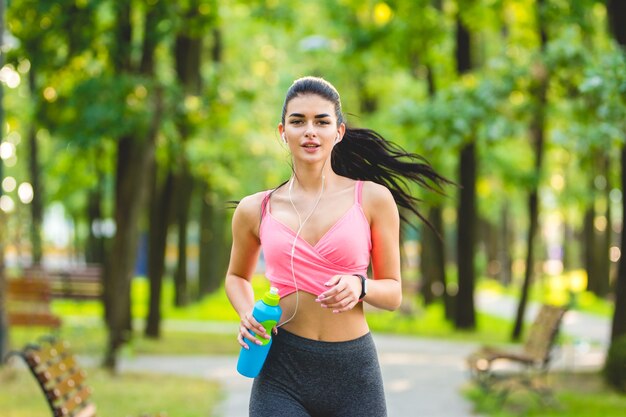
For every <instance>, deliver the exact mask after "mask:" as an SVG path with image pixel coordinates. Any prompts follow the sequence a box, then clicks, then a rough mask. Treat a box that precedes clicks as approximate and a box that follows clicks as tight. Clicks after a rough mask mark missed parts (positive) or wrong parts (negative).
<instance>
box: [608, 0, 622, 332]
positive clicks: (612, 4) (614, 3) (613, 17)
mask: <svg viewBox="0 0 626 417" xmlns="http://www.w3.org/2000/svg"><path fill="white" fill-rule="evenodd" d="M607 11H608V18H609V21H610V28H611V32H612V34H613V36H614V38H615V40H616V41H617V43H618V45H619V47H620V49H621V53H622V55H624V54H626V25H624V22H623V19H624V16H626V2H623V1H619V0H609V1H608V4H607ZM623 62H624V61H623V60H622V63H623ZM621 71H622V74H623V67H622V70H621ZM624 136H626V132H622V150H621V170H622V171H621V182H622V184H621V185H622V195H624V191H625V190H626V145H624V142H625V141H624ZM622 218H623V219H626V204H625V203H624V202H623V200H622ZM621 239H622V240H621V248H622V256H621V258H620V260H619V264H618V272H617V280H616V282H615V311H614V312H613V325H612V327H611V341H612V342H615V341H616V340H617V339H618V338H620V337H623V336H625V335H626V319H625V318H626V256H625V252H626V233H624V231H623V230H622V237H621Z"/></svg>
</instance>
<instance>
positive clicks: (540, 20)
mask: <svg viewBox="0 0 626 417" xmlns="http://www.w3.org/2000/svg"><path fill="white" fill-rule="evenodd" d="M544 7H545V2H544V0H537V2H536V4H535V16H536V17H535V19H536V22H537V29H538V33H539V39H540V53H539V55H538V58H537V60H536V61H535V62H534V64H533V68H532V69H531V74H532V81H531V87H530V88H531V95H532V96H533V99H534V112H533V116H532V121H531V126H530V132H529V134H530V139H531V143H532V147H533V153H534V155H535V164H534V178H533V184H532V186H531V190H530V194H529V196H528V216H529V226H528V237H527V241H526V242H527V245H526V269H525V272H524V282H523V284H522V293H521V296H520V299H519V303H518V306H517V315H516V317H515V325H514V326H513V332H512V334H511V337H512V339H513V340H519V338H520V337H521V335H522V330H523V325H524V315H525V312H526V304H527V302H528V292H529V290H530V285H531V283H532V280H533V276H534V269H535V268H534V265H535V240H536V235H537V230H538V228H539V181H540V179H541V170H542V165H543V157H544V150H545V133H546V121H545V116H546V109H547V93H548V82H549V77H550V75H549V71H548V67H547V66H546V64H545V62H544V55H545V49H546V44H547V42H548V35H547V31H546V23H547V22H546V19H545V17H544V13H545V10H544Z"/></svg>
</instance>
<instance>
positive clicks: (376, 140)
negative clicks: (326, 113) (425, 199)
mask: <svg viewBox="0 0 626 417" xmlns="http://www.w3.org/2000/svg"><path fill="white" fill-rule="evenodd" d="M331 164H332V168H333V171H334V172H335V173H337V174H338V175H342V176H344V177H348V178H352V179H355V180H364V181H373V182H376V183H378V184H382V185H384V186H385V187H387V188H388V189H389V191H391V194H392V195H393V198H394V200H395V201H396V204H397V205H398V206H400V207H402V208H405V209H407V210H409V211H411V212H413V213H414V214H415V215H417V216H418V217H419V218H420V219H422V221H424V222H425V223H426V224H428V225H430V223H429V222H428V221H427V220H426V219H425V218H424V216H423V215H422V214H421V213H420V211H419V210H418V209H417V203H418V202H419V201H420V200H419V199H418V198H417V197H414V196H413V195H411V194H410V193H409V191H408V188H409V184H408V183H409V182H415V183H417V184H418V185H420V186H421V187H423V188H426V189H428V190H431V191H435V192H437V193H442V192H443V186H444V185H446V184H451V182H450V181H449V180H447V179H446V178H444V177H442V176H441V175H439V174H437V172H435V170H434V169H433V167H432V166H430V164H428V162H427V161H426V160H425V159H424V158H423V157H422V156H420V155H417V154H414V153H409V152H407V151H405V150H404V149H402V148H401V147H400V146H398V145H396V144H394V143H392V142H389V141H388V140H386V139H385V138H383V137H382V136H381V135H380V134H378V133H377V132H375V131H373V130H370V129H356V128H346V133H345V134H344V136H343V140H342V141H341V142H339V143H337V145H335V147H334V149H333V152H332V155H331ZM400 218H401V219H402V221H404V222H405V223H408V219H407V218H406V216H405V214H404V213H403V211H402V210H400Z"/></svg>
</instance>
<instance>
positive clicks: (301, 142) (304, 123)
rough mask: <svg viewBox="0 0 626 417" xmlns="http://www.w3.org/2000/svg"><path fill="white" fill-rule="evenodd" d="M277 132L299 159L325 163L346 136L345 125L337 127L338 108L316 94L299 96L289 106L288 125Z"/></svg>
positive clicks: (279, 127) (286, 120)
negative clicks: (336, 144)
mask: <svg viewBox="0 0 626 417" xmlns="http://www.w3.org/2000/svg"><path fill="white" fill-rule="evenodd" d="M278 131H279V133H280V134H281V135H283V138H284V139H285V140H286V141H287V144H288V145H289V149H290V150H291V154H292V155H293V157H294V158H296V159H302V160H304V161H309V162H315V161H324V160H326V158H328V157H329V156H330V153H331V151H332V149H333V147H334V145H335V143H336V142H339V141H340V140H341V138H342V136H343V133H344V132H345V125H344V124H343V123H341V124H340V125H339V126H337V116H336V115H335V106H334V105H333V103H332V102H330V101H328V100H326V99H325V98H322V97H320V96H318V95H315V94H307V95H301V96H296V97H294V98H293V99H291V101H289V103H287V111H286V113H285V124H284V125H283V124H282V123H281V124H280V125H279V126H278Z"/></svg>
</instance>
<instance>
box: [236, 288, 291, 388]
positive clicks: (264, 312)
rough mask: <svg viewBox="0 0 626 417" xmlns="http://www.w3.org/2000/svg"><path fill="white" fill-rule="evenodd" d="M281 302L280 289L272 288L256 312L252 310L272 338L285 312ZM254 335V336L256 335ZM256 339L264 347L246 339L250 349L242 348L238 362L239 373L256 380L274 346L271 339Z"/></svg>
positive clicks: (257, 304)
mask: <svg viewBox="0 0 626 417" xmlns="http://www.w3.org/2000/svg"><path fill="white" fill-rule="evenodd" d="M279 301H280V296H279V295H278V289H277V288H274V287H272V288H270V290H269V291H267V292H266V293H265V295H264V296H263V298H262V299H261V300H259V301H257V303H256V304H255V305H254V310H252V316H253V317H254V318H255V319H256V321H258V322H259V323H261V324H262V325H263V327H265V331H266V332H267V334H269V335H270V336H271V335H272V329H273V328H274V326H276V324H277V323H278V321H279V320H280V315H281V314H282V312H283V310H282V309H281V308H280V306H279V305H278V302H279ZM252 334H253V335H254V333H252ZM255 337H256V338H257V339H258V340H260V341H261V343H262V345H257V344H256V343H254V342H251V341H249V340H247V339H246V340H245V341H246V343H247V345H248V346H249V347H250V349H245V348H243V347H242V348H241V352H239V360H238V361H237V371H238V372H239V373H240V374H241V375H243V376H247V377H249V378H254V377H256V376H257V375H258V374H259V372H261V368H262V367H263V363H265V358H267V353H268V352H269V350H270V347H271V346H272V339H271V338H270V339H266V338H264V337H263V336H257V335H255Z"/></svg>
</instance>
